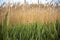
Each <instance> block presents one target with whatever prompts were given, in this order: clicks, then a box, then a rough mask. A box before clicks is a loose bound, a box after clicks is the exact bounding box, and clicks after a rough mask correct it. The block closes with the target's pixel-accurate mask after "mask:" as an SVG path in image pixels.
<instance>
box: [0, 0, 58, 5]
mask: <svg viewBox="0 0 60 40" xmlns="http://www.w3.org/2000/svg"><path fill="white" fill-rule="evenodd" d="M8 1H10V2H11V3H15V2H20V3H21V4H22V3H24V0H0V5H1V4H2V3H3V2H6V3H7V2H8ZM26 1H27V2H28V3H29V4H31V3H36V4H37V2H38V0H26ZM50 1H51V0H47V1H45V0H40V2H41V3H43V4H45V3H47V2H50ZM54 1H55V2H57V0H54Z"/></svg>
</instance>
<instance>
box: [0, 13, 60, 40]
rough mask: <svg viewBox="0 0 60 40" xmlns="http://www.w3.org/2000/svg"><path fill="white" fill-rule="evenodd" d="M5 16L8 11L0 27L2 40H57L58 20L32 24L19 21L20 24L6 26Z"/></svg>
mask: <svg viewBox="0 0 60 40" xmlns="http://www.w3.org/2000/svg"><path fill="white" fill-rule="evenodd" d="M7 16H8V13H6V15H5V19H4V23H3V26H2V29H0V30H2V33H1V31H0V35H1V34H2V35H3V36H2V35H1V36H2V37H3V40H59V36H60V24H59V22H58V21H56V22H55V23H48V24H41V23H39V22H35V23H33V24H23V23H20V25H13V24H11V25H9V27H7ZM7 28H8V29H7ZM1 36H0V39H1Z"/></svg>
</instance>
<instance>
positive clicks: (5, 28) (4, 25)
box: [2, 12, 8, 40]
mask: <svg viewBox="0 0 60 40" xmlns="http://www.w3.org/2000/svg"><path fill="white" fill-rule="evenodd" d="M7 16H8V12H7V13H6V15H5V18H4V22H3V25H2V31H3V40H7Z"/></svg>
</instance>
